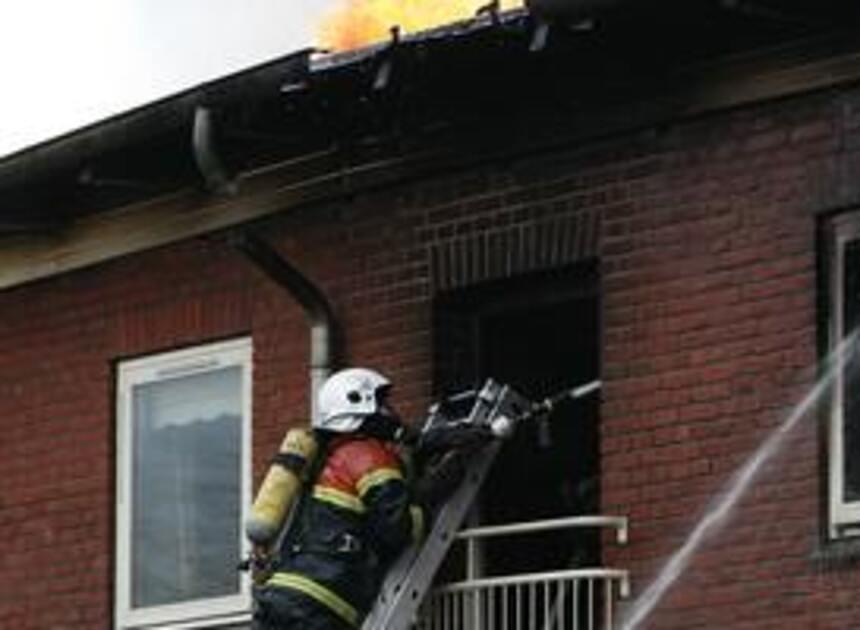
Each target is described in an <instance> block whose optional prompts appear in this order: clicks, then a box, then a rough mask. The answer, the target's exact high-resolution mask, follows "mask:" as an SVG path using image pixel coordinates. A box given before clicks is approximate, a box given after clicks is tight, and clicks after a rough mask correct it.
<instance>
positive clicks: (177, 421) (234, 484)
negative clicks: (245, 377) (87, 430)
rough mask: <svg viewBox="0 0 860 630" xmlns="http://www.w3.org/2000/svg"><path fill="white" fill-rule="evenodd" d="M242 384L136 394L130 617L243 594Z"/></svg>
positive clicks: (164, 386) (217, 373) (178, 386)
mask: <svg viewBox="0 0 860 630" xmlns="http://www.w3.org/2000/svg"><path fill="white" fill-rule="evenodd" d="M241 376H242V375H241V368H240V367H236V366H234V367H228V368H224V369H220V370H214V371H211V372H206V373H203V374H195V375H191V376H186V377H183V378H174V379H169V380H163V381H155V382H152V383H145V384H141V385H137V386H136V387H134V389H133V395H132V414H133V419H134V421H133V424H134V428H133V431H134V433H133V435H134V438H133V440H134V441H133V444H134V454H133V464H132V466H133V473H132V474H133V479H134V482H133V492H132V545H131V547H132V549H131V550H132V567H131V571H132V575H131V590H132V592H131V604H132V607H133V608H138V607H147V606H155V605H162V604H168V603H176V602H180V601H185V600H190V599H199V598H208V597H217V596H221V595H228V594H231V593H235V592H237V591H238V590H239V575H238V573H237V572H236V570H235V567H236V564H237V563H238V561H239V549H238V544H237V541H238V540H239V536H240V534H239V524H240V508H241V506H240V500H241V496H240V485H241V483H240V482H241V470H240V466H241V391H242V388H241V382H242V380H241Z"/></svg>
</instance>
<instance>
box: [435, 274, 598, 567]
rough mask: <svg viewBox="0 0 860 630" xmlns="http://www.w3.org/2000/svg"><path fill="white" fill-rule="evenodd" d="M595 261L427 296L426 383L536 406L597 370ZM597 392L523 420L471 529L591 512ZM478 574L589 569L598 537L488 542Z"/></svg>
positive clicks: (579, 533)
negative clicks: (430, 372) (500, 393)
mask: <svg viewBox="0 0 860 630" xmlns="http://www.w3.org/2000/svg"><path fill="white" fill-rule="evenodd" d="M598 285H599V283H598V274H597V266H596V264H582V265H578V266H575V267H571V268H566V269H563V270H555V271H552V272H546V273H541V274H534V275H529V276H524V277H520V278H516V279H509V280H505V281H501V282H493V283H487V284H486V285H482V286H478V287H474V288H469V289H464V290H458V291H452V292H450V293H447V294H445V295H443V296H440V297H439V299H438V300H437V303H436V307H435V313H434V319H435V335H436V337H435V339H436V344H435V350H436V352H435V366H436V369H435V378H434V381H435V385H436V389H437V394H439V395H440V396H442V395H446V394H451V393H454V392H456V391H463V390H466V389H471V388H474V387H476V386H479V385H480V384H481V383H483V381H484V380H485V379H486V378H493V379H495V380H496V381H499V382H501V383H504V384H507V385H510V386H512V387H513V388H514V389H516V390H517V391H519V392H520V393H521V394H523V395H525V396H526V397H527V398H530V399H531V400H534V401H539V400H542V399H544V398H546V397H547V396H550V395H553V394H555V393H557V392H559V391H561V390H563V389H569V388H572V387H576V386H579V385H584V384H586V383H589V382H592V381H594V380H597V379H598V378H599V374H600V365H599V363H600V319H599V313H600V308H599V299H598V296H599V294H598ZM598 420H599V394H597V395H592V396H588V397H586V398H583V399H579V400H575V401H574V400H569V401H567V402H564V403H562V404H560V405H558V406H557V407H556V408H555V409H554V411H553V412H552V413H551V414H549V416H548V417H547V418H546V420H545V421H544V422H531V423H528V424H521V425H520V426H519V428H518V429H517V431H516V433H515V434H514V436H513V437H512V438H510V439H509V440H508V441H507V442H506V443H505V445H504V447H503V448H502V449H501V451H500V453H499V456H498V457H497V459H496V461H495V462H494V464H493V467H492V469H491V471H490V474H489V476H488V478H487V480H486V482H485V484H484V487H483V488H482V490H481V495H480V499H479V505H478V506H477V509H476V511H475V515H474V516H473V523H472V524H484V525H490V524H504V523H512V522H522V521H531V520H538V519H548V518H557V517H561V516H575V515H586V514H589V515H590V514H597V513H598V511H599V507H600V497H599V488H600V483H599V474H600V469H599V468H600V467H599V433H598V429H599V425H598ZM481 555H482V557H481V564H482V567H481V573H482V574H483V575H485V576H492V575H510V574H516V573H527V572H531V571H546V570H551V569H568V568H576V567H584V566H597V564H598V563H599V562H600V544H599V535H598V533H597V532H596V531H595V532H591V531H590V530H576V533H572V532H571V533H560V532H551V533H550V532H548V533H534V534H529V535H525V536H518V537H515V538H498V539H490V540H488V541H486V545H485V547H484V549H483V552H482V554H481Z"/></svg>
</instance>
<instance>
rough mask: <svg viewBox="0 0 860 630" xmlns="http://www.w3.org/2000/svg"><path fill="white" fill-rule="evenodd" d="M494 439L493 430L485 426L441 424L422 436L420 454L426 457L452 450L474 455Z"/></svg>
mask: <svg viewBox="0 0 860 630" xmlns="http://www.w3.org/2000/svg"><path fill="white" fill-rule="evenodd" d="M492 439H493V432H492V430H491V429H490V428H489V427H487V426H484V425H476V424H465V423H459V424H450V423H449V424H440V425H439V426H435V427H433V428H431V429H428V430H427V431H425V432H423V433H422V434H421V437H420V438H419V440H418V452H419V453H420V454H421V455H422V456H426V457H430V456H432V455H434V454H437V453H444V452H446V451H450V450H458V451H465V452H468V453H474V452H475V451H477V450H479V449H480V448H481V447H482V446H484V445H485V444H486V443H487V442H489V441H491V440H492Z"/></svg>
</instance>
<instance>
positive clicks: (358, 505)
mask: <svg viewBox="0 0 860 630" xmlns="http://www.w3.org/2000/svg"><path fill="white" fill-rule="evenodd" d="M314 498H315V499H319V500H320V501H323V502H325V503H331V504H332V505H336V506H337V507H340V508H343V509H345V510H349V511H351V512H359V513H361V512H364V510H365V507H364V503H362V502H361V499H359V498H358V497H357V496H355V495H352V494H349V493H346V492H343V491H342V490H336V489H335V488H328V487H326V486H314Z"/></svg>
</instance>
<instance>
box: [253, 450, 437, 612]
mask: <svg viewBox="0 0 860 630" xmlns="http://www.w3.org/2000/svg"><path fill="white" fill-rule="evenodd" d="M298 519H299V520H298V522H296V523H295V524H294V526H293V527H292V528H291V532H290V535H289V537H288V539H287V541H286V542H285V544H284V546H283V548H282V550H281V555H280V562H279V566H278V570H277V572H276V573H275V574H274V575H273V576H272V577H271V578H270V579H269V581H268V582H267V587H270V588H271V589H275V590H277V589H286V590H288V591H290V594H291V595H295V594H301V595H303V596H304V597H305V598H306V599H310V600H313V602H315V603H317V604H319V605H321V606H324V607H326V608H327V609H328V610H329V611H331V612H333V613H335V614H336V615H337V617H339V618H340V619H341V620H343V621H344V622H346V624H347V625H349V626H353V627H358V626H359V625H360V624H361V621H362V619H363V618H364V617H365V615H366V614H367V612H368V611H369V609H370V607H371V605H372V604H373V600H374V598H375V597H376V595H377V592H378V590H379V588H380V585H381V581H382V578H383V577H384V576H385V572H386V571H387V569H388V567H389V566H390V563H391V561H392V560H393V559H394V558H396V556H397V555H398V554H399V553H400V552H401V551H402V550H403V549H404V548H405V547H406V546H408V544H409V543H410V542H411V541H413V540H418V539H420V538H421V537H422V536H423V529H424V525H423V523H424V511H423V510H422V509H421V508H419V507H418V506H417V505H414V504H413V503H412V502H411V499H410V492H409V488H408V487H407V483H406V480H405V472H404V467H403V464H402V462H401V460H400V458H399V456H398V454H397V452H396V451H395V450H394V448H393V447H392V445H391V444H390V443H387V442H384V441H382V440H379V439H376V438H373V437H363V436H344V437H338V438H335V439H334V440H333V441H332V442H331V443H330V445H329V447H328V453H327V456H326V460H325V463H324V464H323V467H322V470H321V472H320V473H319V475H318V477H317V479H316V482H315V484H314V485H313V487H312V488H311V490H310V495H309V496H308V497H307V498H306V504H305V505H304V507H303V508H302V509H301V511H300V512H299V514H298Z"/></svg>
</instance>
